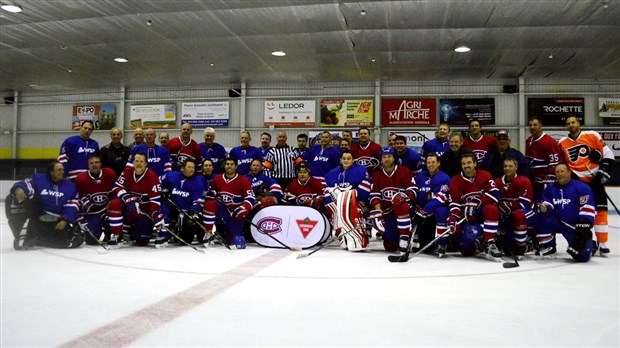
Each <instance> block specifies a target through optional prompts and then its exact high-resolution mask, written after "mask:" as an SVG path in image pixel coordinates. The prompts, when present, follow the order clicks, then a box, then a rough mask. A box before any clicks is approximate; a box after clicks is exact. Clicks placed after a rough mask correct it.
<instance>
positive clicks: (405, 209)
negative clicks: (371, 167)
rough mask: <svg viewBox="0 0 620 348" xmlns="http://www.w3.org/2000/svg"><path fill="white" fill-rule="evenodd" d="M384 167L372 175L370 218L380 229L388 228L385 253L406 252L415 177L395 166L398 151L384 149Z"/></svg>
mask: <svg viewBox="0 0 620 348" xmlns="http://www.w3.org/2000/svg"><path fill="white" fill-rule="evenodd" d="M381 165H382V167H381V168H380V169H379V170H378V171H377V172H376V173H375V175H373V177H372V183H371V188H370V206H371V208H372V209H374V210H372V211H371V212H370V214H369V218H371V219H375V223H376V224H377V227H378V229H379V230H380V229H381V225H382V224H383V226H385V232H384V233H383V247H384V248H385V250H386V251H389V252H393V251H396V250H400V251H401V252H402V253H404V252H406V251H407V247H408V245H409V234H410V233H411V216H410V213H409V210H410V206H409V203H408V201H409V200H410V198H411V197H413V187H412V186H413V174H412V173H411V171H410V170H409V169H408V168H407V167H403V166H399V165H396V151H394V149H393V148H391V147H389V146H388V147H384V148H383V149H382V150H381Z"/></svg>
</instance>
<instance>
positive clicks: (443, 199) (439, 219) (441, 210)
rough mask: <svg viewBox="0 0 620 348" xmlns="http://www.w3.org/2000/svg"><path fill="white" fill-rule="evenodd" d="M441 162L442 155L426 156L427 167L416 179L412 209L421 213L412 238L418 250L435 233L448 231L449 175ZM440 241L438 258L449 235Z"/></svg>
mask: <svg viewBox="0 0 620 348" xmlns="http://www.w3.org/2000/svg"><path fill="white" fill-rule="evenodd" d="M397 139H398V137H397ZM440 165H441V162H440V160H439V155H437V154H436V153H434V152H433V153H429V154H427V155H426V168H427V170H423V171H422V172H420V174H418V175H416V177H415V178H413V184H414V186H413V192H414V193H415V207H412V208H413V209H414V210H415V211H414V212H412V215H413V214H416V215H417V216H418V219H417V221H414V222H417V224H418V226H417V228H416V229H415V231H416V235H415V236H412V237H413V241H417V242H416V244H417V245H416V244H414V248H415V249H417V248H419V247H424V246H425V245H427V244H428V243H430V242H431V241H432V240H433V239H435V234H437V235H440V234H444V233H445V232H446V231H447V230H448V227H447V226H446V219H447V218H448V214H449V212H450V211H449V209H448V202H449V201H450V195H449V193H450V177H449V176H448V174H446V173H444V172H443V171H441V170H439V167H440ZM437 244H438V245H440V246H441V247H440V248H439V251H440V252H442V253H439V257H443V256H444V255H445V250H446V246H447V245H448V238H441V239H439V240H437ZM429 249H431V250H429ZM429 249H427V250H428V252H432V251H433V250H432V247H431V248H429Z"/></svg>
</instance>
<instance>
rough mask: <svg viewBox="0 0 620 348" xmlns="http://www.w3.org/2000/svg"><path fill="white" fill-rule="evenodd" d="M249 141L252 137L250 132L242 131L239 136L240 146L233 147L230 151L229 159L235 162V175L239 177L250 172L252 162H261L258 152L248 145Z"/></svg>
mask: <svg viewBox="0 0 620 348" xmlns="http://www.w3.org/2000/svg"><path fill="white" fill-rule="evenodd" d="M251 140H252V137H251V136H250V132H246V131H243V132H241V135H240V136H239V142H240V143H241V145H240V146H237V147H233V148H232V149H231V150H230V158H232V159H233V160H235V166H236V168H237V173H239V174H241V175H246V174H247V173H249V172H250V163H252V160H254V159H258V160H261V161H262V160H263V158H262V156H261V152H260V150H259V149H257V148H256V147H254V146H252V145H250V141H251Z"/></svg>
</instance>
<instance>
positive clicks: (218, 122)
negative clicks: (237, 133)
mask: <svg viewBox="0 0 620 348" xmlns="http://www.w3.org/2000/svg"><path fill="white" fill-rule="evenodd" d="M229 104H230V103H229V102H227V101H222V102H196V103H182V104H181V123H189V124H191V125H192V127H194V128H205V127H228V120H229V118H230V115H229Z"/></svg>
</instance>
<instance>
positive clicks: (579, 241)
mask: <svg viewBox="0 0 620 348" xmlns="http://www.w3.org/2000/svg"><path fill="white" fill-rule="evenodd" d="M590 239H592V225H591V224H590V223H589V222H587V221H580V222H578V223H577V224H576V225H575V239H574V240H573V242H572V243H570V245H569V247H570V248H573V249H575V250H576V251H577V252H580V251H581V250H583V248H585V247H586V242H587V241H588V240H590Z"/></svg>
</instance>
